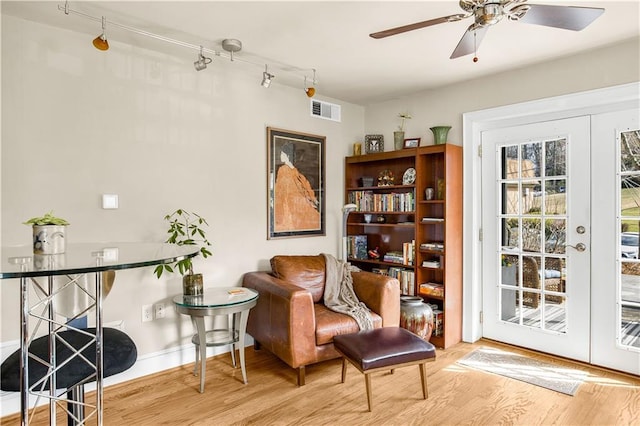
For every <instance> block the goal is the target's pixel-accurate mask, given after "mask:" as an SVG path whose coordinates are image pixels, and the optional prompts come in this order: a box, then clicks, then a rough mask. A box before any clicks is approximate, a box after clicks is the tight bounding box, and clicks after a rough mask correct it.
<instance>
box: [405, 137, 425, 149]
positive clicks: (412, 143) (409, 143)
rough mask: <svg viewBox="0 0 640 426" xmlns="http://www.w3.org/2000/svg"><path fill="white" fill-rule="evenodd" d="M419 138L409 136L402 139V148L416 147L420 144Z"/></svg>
mask: <svg viewBox="0 0 640 426" xmlns="http://www.w3.org/2000/svg"><path fill="white" fill-rule="evenodd" d="M420 139H421V138H410V139H405V140H404V146H403V148H417V147H419V146H420Z"/></svg>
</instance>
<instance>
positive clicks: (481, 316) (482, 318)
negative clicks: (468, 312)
mask: <svg viewBox="0 0 640 426" xmlns="http://www.w3.org/2000/svg"><path fill="white" fill-rule="evenodd" d="M483 320H484V316H483V312H482V311H480V324H482V321H483Z"/></svg>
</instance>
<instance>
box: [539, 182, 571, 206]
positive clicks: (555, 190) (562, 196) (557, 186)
mask: <svg viewBox="0 0 640 426" xmlns="http://www.w3.org/2000/svg"><path fill="white" fill-rule="evenodd" d="M566 182H567V181H566V179H550V180H548V181H546V182H545V185H544V212H545V213H546V214H548V215H554V214H559V215H566V214H567V193H566V192H565V190H566V188H567V184H566Z"/></svg>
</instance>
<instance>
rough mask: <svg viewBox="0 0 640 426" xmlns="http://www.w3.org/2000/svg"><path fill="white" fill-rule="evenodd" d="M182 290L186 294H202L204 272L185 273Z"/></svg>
mask: <svg viewBox="0 0 640 426" xmlns="http://www.w3.org/2000/svg"><path fill="white" fill-rule="evenodd" d="M182 292H183V293H184V295H185V296H202V294H203V292H204V283H203V281H202V274H193V275H185V276H184V277H182Z"/></svg>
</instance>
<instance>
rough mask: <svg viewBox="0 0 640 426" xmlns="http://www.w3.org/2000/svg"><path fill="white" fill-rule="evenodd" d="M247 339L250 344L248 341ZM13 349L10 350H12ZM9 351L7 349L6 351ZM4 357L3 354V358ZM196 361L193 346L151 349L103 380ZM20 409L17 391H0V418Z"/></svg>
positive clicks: (0, 347) (212, 350)
mask: <svg viewBox="0 0 640 426" xmlns="http://www.w3.org/2000/svg"><path fill="white" fill-rule="evenodd" d="M247 342H249V343H247ZM252 344H253V339H252V338H251V337H250V336H247V337H246V339H245V347H246V346H249V345H252ZM11 348H13V349H11ZM17 348H19V342H18V341H15V342H6V343H3V344H0V352H3V353H6V355H7V356H9V355H10V354H11V353H12V352H13V351H15V350H16V349H17ZM9 350H10V352H9ZM228 352H230V347H229V346H217V347H208V348H207V357H210V356H215V355H220V354H223V353H228ZM2 358H3V359H4V358H6V357H4V356H3V357H2ZM192 362H195V349H194V345H192V344H186V345H182V346H176V347H173V348H169V349H165V350H163V351H159V352H154V353H150V354H145V355H142V356H140V357H139V358H138V359H137V360H136V363H135V364H134V365H133V366H132V367H131V368H130V369H128V370H127V371H123V372H122V373H120V374H116V375H115V376H111V377H107V378H105V379H104V382H103V384H104V387H105V388H106V387H108V386H111V385H115V384H117V383H122V382H126V381H128V380H133V379H137V378H139V377H143V376H147V375H149V374H154V373H158V372H160V371H163V370H168V369H170V368H174V367H179V366H181V365H184V364H189V363H192ZM95 388H96V386H95V383H88V384H87V385H86V386H85V391H86V392H91V391H93V390H95ZM35 402H36V397H34V396H33V395H30V396H29V407H33V406H34V404H35ZM45 404H48V401H46V400H45V401H42V398H41V399H40V401H39V404H38V405H45ZM19 412H20V393H19V392H4V391H3V392H0V417H4V416H8V415H10V414H15V413H19Z"/></svg>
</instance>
